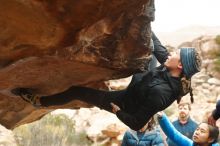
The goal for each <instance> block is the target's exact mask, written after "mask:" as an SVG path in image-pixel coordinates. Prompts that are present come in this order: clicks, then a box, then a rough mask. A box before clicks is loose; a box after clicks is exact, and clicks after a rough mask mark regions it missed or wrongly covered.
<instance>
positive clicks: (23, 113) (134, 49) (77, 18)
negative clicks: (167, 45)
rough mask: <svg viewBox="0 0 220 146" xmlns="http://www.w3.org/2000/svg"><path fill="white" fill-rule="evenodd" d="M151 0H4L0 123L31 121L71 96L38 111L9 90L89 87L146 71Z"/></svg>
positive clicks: (73, 105)
mask: <svg viewBox="0 0 220 146" xmlns="http://www.w3.org/2000/svg"><path fill="white" fill-rule="evenodd" d="M151 4H152V1H151V0H92V1H91V0H80V1H78V0H1V1H0V123H1V124H3V125H4V126H6V127H7V128H13V127H14V126H16V125H20V124H23V123H28V122H32V121H34V120H37V119H39V118H40V117H41V116H43V115H44V114H46V113H47V112H49V111H50V110H51V109H57V108H76V107H81V106H88V105H86V104H85V103H83V104H82V103H81V102H79V101H73V102H71V103H68V104H66V105H63V106H54V107H51V108H50V109H40V110H39V109H36V108H34V107H33V106H32V105H30V104H29V103H26V102H25V101H24V100H22V99H21V98H20V97H18V96H14V95H12V94H11V93H10V90H11V89H13V88H16V87H27V88H33V89H35V92H36V94H38V95H49V94H53V93H57V92H60V91H63V90H65V89H67V88H68V87H70V86H71V85H81V86H93V87H94V85H96V86H97V85H98V84H99V83H102V82H103V81H105V80H109V79H115V78H121V77H126V76H129V75H131V74H132V73H134V72H137V71H142V70H144V66H145V65H146V64H147V63H148V61H149V54H150V49H149V46H150V33H151V27H150V21H151V20H152V18H153V17H152V13H149V12H148V10H152V9H150V8H149V7H148V6H149V5H151Z"/></svg>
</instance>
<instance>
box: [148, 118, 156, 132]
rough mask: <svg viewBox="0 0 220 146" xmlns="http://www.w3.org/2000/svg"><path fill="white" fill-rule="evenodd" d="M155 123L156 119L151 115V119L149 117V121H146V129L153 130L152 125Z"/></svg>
mask: <svg viewBox="0 0 220 146" xmlns="http://www.w3.org/2000/svg"><path fill="white" fill-rule="evenodd" d="M155 125H156V121H155V118H154V116H153V117H151V119H150V120H149V122H148V126H147V129H148V130H153V129H154V127H155Z"/></svg>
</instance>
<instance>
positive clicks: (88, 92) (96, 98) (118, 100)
mask: <svg viewBox="0 0 220 146" xmlns="http://www.w3.org/2000/svg"><path fill="white" fill-rule="evenodd" d="M125 92H126V90H121V91H102V90H96V89H92V88H87V87H78V86H72V87H70V88H69V89H67V90H65V91H64V92H61V93H58V94H54V95H50V96H43V97H41V99H40V103H41V105H42V106H52V105H62V104H65V103H68V102H70V101H72V100H76V99H77V100H81V101H84V102H86V103H89V104H92V105H94V106H97V107H99V108H101V109H104V110H107V111H109V112H112V107H111V105H110V103H111V102H113V103H115V104H116V105H118V106H119V107H120V108H122V107H123V106H122V98H123V96H124V94H125Z"/></svg>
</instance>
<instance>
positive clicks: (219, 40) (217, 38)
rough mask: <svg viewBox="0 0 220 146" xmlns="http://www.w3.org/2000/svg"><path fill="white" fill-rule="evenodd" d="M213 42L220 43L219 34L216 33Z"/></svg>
mask: <svg viewBox="0 0 220 146" xmlns="http://www.w3.org/2000/svg"><path fill="white" fill-rule="evenodd" d="M215 42H216V43H217V44H219V45H220V35H217V36H216V38H215Z"/></svg>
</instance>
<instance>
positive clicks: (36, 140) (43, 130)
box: [13, 114, 91, 146]
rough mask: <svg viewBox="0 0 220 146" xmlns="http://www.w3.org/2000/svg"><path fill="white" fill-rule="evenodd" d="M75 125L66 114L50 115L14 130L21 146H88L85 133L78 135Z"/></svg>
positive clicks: (88, 142) (89, 143)
mask: <svg viewBox="0 0 220 146" xmlns="http://www.w3.org/2000/svg"><path fill="white" fill-rule="evenodd" d="M74 126H75V123H74V121H73V120H72V119H70V118H69V117H68V116H66V115H64V114H60V115H51V114H48V115H47V116H45V117H44V118H42V119H41V120H40V121H36V122H34V123H31V124H26V125H22V126H20V127H18V128H16V129H14V131H13V132H14V135H15V139H16V141H17V142H18V145H19V146H61V145H62V146H76V145H77V146H87V145H91V142H90V141H89V140H88V139H87V136H86V133H85V132H83V131H82V132H79V133H76V131H75V128H74Z"/></svg>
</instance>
